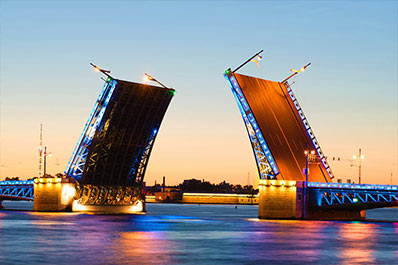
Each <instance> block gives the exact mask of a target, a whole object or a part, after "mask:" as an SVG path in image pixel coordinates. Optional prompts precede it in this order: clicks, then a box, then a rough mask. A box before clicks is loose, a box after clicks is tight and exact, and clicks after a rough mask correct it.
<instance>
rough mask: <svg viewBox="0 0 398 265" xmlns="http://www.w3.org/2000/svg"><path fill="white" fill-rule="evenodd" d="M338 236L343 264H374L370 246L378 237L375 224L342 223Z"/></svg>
mask: <svg viewBox="0 0 398 265" xmlns="http://www.w3.org/2000/svg"><path fill="white" fill-rule="evenodd" d="M339 236H340V237H341V238H342V243H343V245H342V251H341V257H342V259H343V262H344V263H345V264H350V263H374V262H375V257H374V256H373V253H372V252H373V247H372V246H373V244H375V243H376V242H377V240H378V236H379V231H378V230H377V228H376V225H375V224H369V223H343V224H341V226H340V227H339Z"/></svg>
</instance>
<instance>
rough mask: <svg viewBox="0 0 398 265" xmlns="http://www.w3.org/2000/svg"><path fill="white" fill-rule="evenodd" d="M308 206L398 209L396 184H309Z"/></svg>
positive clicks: (1, 185) (0, 193)
mask: <svg viewBox="0 0 398 265" xmlns="http://www.w3.org/2000/svg"><path fill="white" fill-rule="evenodd" d="M33 183H34V181H33V180H13V181H9V180H7V181H0V201H2V200H27V201H32V200H33V199H34V189H33ZM308 198H309V203H308V204H309V207H311V208H317V209H342V208H346V209H361V210H366V209H372V208H381V207H392V206H398V186H397V185H374V184H349V183H330V182H329V183H327V182H309V183H308Z"/></svg>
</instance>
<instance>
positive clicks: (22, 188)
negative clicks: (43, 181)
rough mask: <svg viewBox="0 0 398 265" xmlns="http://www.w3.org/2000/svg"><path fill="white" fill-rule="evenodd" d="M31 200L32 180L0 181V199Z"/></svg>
mask: <svg viewBox="0 0 398 265" xmlns="http://www.w3.org/2000/svg"><path fill="white" fill-rule="evenodd" d="M2 197H3V198H7V199H15V200H29V201H30V200H33V180H7V181H0V199H1V198H2Z"/></svg>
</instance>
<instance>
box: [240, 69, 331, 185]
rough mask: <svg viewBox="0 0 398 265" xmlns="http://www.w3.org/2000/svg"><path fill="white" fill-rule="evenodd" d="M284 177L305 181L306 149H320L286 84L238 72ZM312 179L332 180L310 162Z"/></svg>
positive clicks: (250, 104)
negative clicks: (316, 145)
mask: <svg viewBox="0 0 398 265" xmlns="http://www.w3.org/2000/svg"><path fill="white" fill-rule="evenodd" d="M234 76H235V77H236V79H237V81H238V83H239V86H240V87H241V90H242V92H243V94H244V96H245V98H246V100H247V102H248V104H249V106H250V108H251V110H252V112H253V115H254V117H255V119H256V120H257V123H258V125H259V127H260V129H261V131H262V133H263V136H264V138H265V140H266V142H267V144H268V146H269V149H270V150H271V153H272V156H273V157H274V159H275V161H276V164H277V166H278V168H279V171H280V175H279V176H277V178H278V179H281V180H282V179H283V180H296V181H302V180H305V176H304V175H303V168H305V155H304V151H305V150H306V147H307V145H308V147H309V149H310V150H316V149H317V148H316V147H315V146H314V143H313V141H312V139H311V138H310V136H309V135H308V133H307V130H306V128H305V127H304V124H303V122H302V119H301V118H300V116H299V114H298V111H297V108H296V107H295V106H294V104H293V101H292V100H291V98H290V97H289V95H288V92H287V89H286V87H285V85H284V84H281V83H279V82H274V81H269V80H264V79H259V78H255V77H251V76H246V75H241V74H236V73H234ZM309 169H310V170H309V172H310V175H309V179H310V180H311V181H326V182H330V181H331V179H330V177H329V175H328V173H327V171H326V169H325V167H324V166H323V165H322V164H321V163H318V164H310V165H309Z"/></svg>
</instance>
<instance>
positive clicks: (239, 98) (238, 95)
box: [224, 75, 279, 178]
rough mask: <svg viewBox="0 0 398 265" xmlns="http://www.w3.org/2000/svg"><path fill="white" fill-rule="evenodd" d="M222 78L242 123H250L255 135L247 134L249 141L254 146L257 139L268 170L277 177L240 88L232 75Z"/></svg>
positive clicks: (274, 164) (267, 149) (262, 138)
mask: <svg viewBox="0 0 398 265" xmlns="http://www.w3.org/2000/svg"><path fill="white" fill-rule="evenodd" d="M224 76H225V78H226V79H227V80H228V81H229V82H228V83H229V84H230V87H231V90H232V92H233V94H234V97H235V100H236V102H237V103H238V107H239V110H240V112H241V115H242V118H243V120H244V121H245V120H247V121H248V122H249V123H250V126H251V127H252V128H253V130H254V133H255V134H254V135H253V136H251V135H250V133H249V136H250V137H249V138H250V141H251V142H252V144H254V142H255V141H256V139H255V138H257V139H258V141H259V143H260V144H259V148H260V149H261V152H262V153H263V154H264V155H265V157H266V159H267V160H268V163H269V166H270V169H271V170H272V171H273V175H274V176H276V175H278V174H279V170H278V168H277V166H276V163H275V160H274V158H273V157H272V155H271V152H270V150H269V148H268V146H267V144H266V141H265V140H264V137H263V135H262V133H261V131H260V130H259V126H258V124H257V121H256V119H255V118H254V115H253V113H252V111H251V109H250V107H249V105H248V103H247V101H246V98H245V97H244V95H243V93H242V91H241V88H240V87H239V84H238V82H237V80H236V78H235V77H234V76H233V75H231V76H230V77H228V76H227V75H224ZM245 125H246V127H247V126H248V125H247V124H246V122H245ZM247 130H248V131H249V128H247ZM253 151H254V153H255V157H256V162H257V167H258V169H259V171H260V168H261V167H260V164H261V162H260V160H259V157H258V156H259V155H260V154H258V153H257V150H256V149H255V148H254V149H253ZM264 155H263V156H264ZM261 174H262V173H261V172H260V178H262V176H261Z"/></svg>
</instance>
